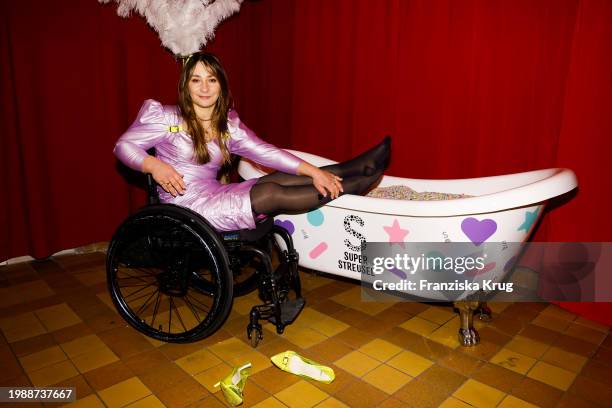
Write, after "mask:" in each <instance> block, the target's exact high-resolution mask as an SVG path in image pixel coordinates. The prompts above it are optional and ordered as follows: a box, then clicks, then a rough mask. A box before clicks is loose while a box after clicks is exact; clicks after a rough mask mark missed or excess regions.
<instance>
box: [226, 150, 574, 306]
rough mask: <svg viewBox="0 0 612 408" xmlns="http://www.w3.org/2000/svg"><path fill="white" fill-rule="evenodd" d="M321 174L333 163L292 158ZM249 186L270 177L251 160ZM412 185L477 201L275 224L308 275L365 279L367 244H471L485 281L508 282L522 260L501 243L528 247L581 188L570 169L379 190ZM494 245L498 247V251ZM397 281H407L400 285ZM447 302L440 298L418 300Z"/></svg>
mask: <svg viewBox="0 0 612 408" xmlns="http://www.w3.org/2000/svg"><path fill="white" fill-rule="evenodd" d="M289 151H290V152H291V153H293V154H295V155H297V156H299V157H301V158H303V159H305V160H307V161H309V162H310V163H312V164H314V165H316V166H324V165H327V164H333V163H335V162H334V161H331V160H328V159H325V158H323V157H319V156H315V155H312V154H308V153H303V152H299V151H293V150H289ZM238 172H239V174H240V175H241V176H242V177H243V178H244V179H251V178H254V177H260V176H262V175H264V174H265V172H264V171H263V170H261V169H260V168H258V167H256V166H255V165H253V164H252V162H249V161H247V160H242V161H241V162H240V165H239V168H238ZM390 185H405V186H409V187H410V188H412V189H414V190H416V191H435V192H445V193H456V194H459V193H463V194H466V195H470V196H473V197H470V198H461V199H453V200H445V201H406V200H391V199H379V198H371V197H365V196H356V195H344V196H341V197H340V198H338V199H336V200H334V201H332V202H330V203H329V204H327V205H325V206H323V207H321V208H320V209H318V210H315V211H313V212H310V213H308V214H298V215H279V216H278V217H276V219H275V222H276V223H280V224H281V225H283V226H284V227H286V228H287V229H288V230H289V232H290V233H291V235H292V237H293V240H294V243H295V248H296V250H297V251H298V253H299V254H300V261H299V264H300V265H301V266H303V267H306V268H310V269H314V270H318V271H322V272H327V273H330V274H333V275H340V276H344V277H348V278H352V279H356V280H360V279H361V273H360V267H359V265H360V261H359V255H360V245H361V241H368V242H398V241H404V242H472V244H473V246H474V250H475V251H479V253H483V252H484V253H486V252H487V244H488V243H491V244H490V245H489V252H490V251H494V252H495V253H489V254H488V260H489V261H488V263H487V265H486V267H485V270H484V271H483V272H482V274H479V278H481V279H483V280H484V279H492V280H493V281H501V280H503V278H504V276H505V274H506V273H507V271H508V270H509V269H508V265H509V263H510V261H511V260H512V258H513V257H514V256H516V255H517V253H516V251H515V250H514V249H517V248H519V246H516V245H515V246H510V250H504V249H507V248H504V247H503V245H500V244H499V243H500V242H501V243H517V242H523V241H526V240H527V238H528V237H529V235H530V233H531V231H532V230H533V227H534V226H535V224H536V223H537V221H538V219H539V218H540V217H541V216H542V213H543V210H544V207H545V205H546V203H547V200H549V199H550V198H553V197H555V196H559V195H562V194H564V193H567V192H569V191H571V190H572V189H574V188H575V187H576V186H577V180H576V175H575V174H574V173H573V172H572V171H571V170H569V169H563V168H551V169H545V170H536V171H529V172H524V173H516V174H508V175H502V176H493V177H481V178H472V179H449V180H423V179H409V178H399V177H393V176H384V177H383V179H382V181H381V183H380V184H379V187H384V186H390ZM492 243H495V245H493V244H492ZM397 279H398V280H399V279H400V277H398V278H397ZM414 294H415V295H418V296H420V297H424V298H426V299H431V300H445V298H444V297H443V296H441V295H440V293H439V292H433V291H432V292H423V291H418V293H414Z"/></svg>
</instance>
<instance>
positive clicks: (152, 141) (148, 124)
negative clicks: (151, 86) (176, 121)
mask: <svg viewBox="0 0 612 408" xmlns="http://www.w3.org/2000/svg"><path fill="white" fill-rule="evenodd" d="M167 134H168V124H167V123H166V119H165V116H164V109H163V107H162V105H161V103H159V102H157V101H155V100H153V99H147V100H146V101H145V102H144V103H143V104H142V107H141V108H140V112H138V116H137V117H136V120H135V121H134V123H132V125H131V126H130V127H129V128H128V130H126V131H125V133H124V134H123V135H121V137H120V138H119V140H118V141H117V143H116V144H115V149H114V150H113V153H114V154H115V156H117V158H118V159H119V160H120V161H121V162H122V163H123V164H125V165H126V166H128V167H129V168H131V169H134V170H137V171H142V162H143V160H144V159H145V157H147V155H148V154H147V149H150V148H151V147H154V146H155V145H157V144H159V143H160V142H162V141H163V139H164V138H165V137H166V135H167Z"/></svg>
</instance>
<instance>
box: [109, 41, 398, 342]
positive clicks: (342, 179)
mask: <svg viewBox="0 0 612 408" xmlns="http://www.w3.org/2000/svg"><path fill="white" fill-rule="evenodd" d="M178 88H179V95H178V106H163V105H161V104H160V103H159V102H157V101H154V100H147V101H145V102H144V104H143V105H142V107H141V109H140V112H139V113H138V116H137V118H136V120H135V121H134V123H133V124H132V125H131V126H130V127H129V128H128V130H127V131H126V132H125V133H124V134H123V135H122V136H121V137H120V138H119V140H118V141H117V143H116V145H115V149H114V153H115V155H116V156H117V158H118V159H119V160H120V161H121V162H123V163H124V164H125V165H127V166H128V167H130V168H132V169H134V170H137V171H142V172H144V173H150V174H151V175H152V177H153V179H154V180H155V182H157V184H158V186H159V187H158V188H157V193H158V194H159V200H160V201H161V202H162V203H165V204H174V205H176V206H178V207H182V208H187V209H189V210H191V211H193V212H195V213H197V214H199V215H200V216H202V217H203V218H204V219H205V221H201V220H200V221H197V220H196V221H197V222H198V223H199V224H200V226H199V227H197V228H200V229H202V228H204V229H206V228H208V229H210V226H212V227H213V230H212V231H209V232H210V234H209V235H213V236H214V235H218V236H219V234H221V235H220V236H221V244H219V242H217V243H216V244H214V245H210V248H211V249H209V252H210V251H214V250H218V249H219V248H217V249H215V247H219V246H220V245H221V246H223V247H224V249H225V250H226V251H227V250H228V245H227V243H226V242H224V240H227V238H226V237H227V236H228V235H227V234H226V235H223V234H224V233H226V232H228V231H236V230H250V229H255V228H256V227H257V224H258V221H259V220H260V219H262V218H268V219H269V218H271V217H272V216H274V215H277V214H282V213H288V212H291V213H296V212H307V211H311V210H313V209H316V208H317V207H319V206H322V205H324V204H326V203H327V202H329V201H331V200H333V199H335V198H337V197H338V196H339V195H341V194H363V193H364V192H366V191H368V190H369V189H370V188H371V187H372V186H373V185H374V184H375V183H376V181H377V180H378V179H379V178H380V177H381V176H382V173H383V171H384V169H385V168H386V166H387V164H388V161H389V157H390V138H389V137H385V139H383V141H381V142H380V143H379V144H378V145H376V146H374V147H373V148H371V149H370V150H368V151H366V152H364V153H362V154H361V155H359V156H357V157H355V158H353V159H351V160H348V161H345V162H341V163H338V164H334V165H329V166H325V167H322V168H318V167H315V166H313V165H311V164H310V163H308V162H306V161H304V160H302V159H299V158H298V157H296V156H294V155H292V154H290V153H289V152H286V151H284V150H282V149H279V148H277V147H275V146H273V145H271V144H269V143H266V142H264V141H262V140H261V139H259V138H258V137H257V136H256V135H255V134H254V133H253V132H252V131H251V130H250V129H249V128H248V127H247V126H246V125H245V124H244V123H243V122H242V121H241V120H240V118H239V117H238V114H237V113H236V111H234V110H232V109H231V106H232V103H231V97H230V91H229V87H228V80H227V77H226V74H225V71H224V69H223V67H222V65H221V63H220V61H219V60H218V59H217V57H215V56H214V55H213V54H210V53H196V54H193V55H192V56H190V57H189V59H188V61H187V62H186V63H185V64H184V66H183V70H182V72H181V76H180V80H179V87H178ZM151 148H155V152H156V154H155V156H152V155H149V154H148V153H147V150H149V149H151ZM230 154H236V155H239V156H243V157H246V158H248V159H251V160H253V161H255V162H257V163H259V164H261V165H263V166H266V167H269V168H272V169H275V170H277V171H275V172H273V173H270V174H268V175H266V176H263V177H261V178H259V179H252V180H247V181H243V182H240V183H231V184H222V183H221V182H220V181H219V180H218V179H217V176H218V172H219V170H220V169H221V168H223V166H225V165H228V164H229V162H230ZM166 207H167V208H166V209H168V208H170V207H174V206H166ZM151 211H153V210H151V209H149V212H151ZM172 211H174V213H173V214H174V216H175V218H178V219H180V220H181V222H183V223H189V222H190V220H191V221H193V220H192V218H193V217H191V218H190V214H187V213H186V212H185V211H182V212H181V210H179V209H173V210H172ZM147 214H149V213H147ZM147 214H141V218H143V217H145V218H146V217H147V216H148V215H147ZM149 215H150V214H149ZM266 216H268V217H266ZM136 218H138V216H136ZM162 218H163V217H162ZM138 219H139V220H140V218H138ZM159 222H162V221H159ZM163 222H165V223H166V224H167V223H168V221H167V220H166V221H163ZM126 223H127V224H129V225H131V226H126V225H125V224H126ZM126 223H124V225H122V227H120V229H119V231H118V232H117V234H116V235H115V238H114V239H113V242H111V247H110V248H109V258H108V271H109V287H110V289H111V295H112V297H113V300H114V301H115V304H116V306H117V307H118V309H119V311H120V312H121V313H122V315H123V317H124V318H126V319H127V320H128V322H130V323H131V324H132V325H133V326H135V327H136V328H137V329H139V330H141V331H143V332H145V333H146V334H148V335H150V336H152V337H155V338H158V339H162V340H165V341H192V340H196V339H198V338H202V337H206V336H207V335H210V334H212V332H214V331H215V330H216V329H217V328H218V326H219V325H220V324H221V323H222V321H223V319H225V317H226V316H227V313H228V310H229V307H230V306H231V287H232V282H231V279H230V282H229V283H227V282H221V281H223V280H226V279H225V277H224V276H225V275H224V273H225V272H223V271H221V272H217V275H218V276H213V275H215V273H213V274H212V275H211V277H210V278H207V279H208V280H207V279H204V278H198V279H196V280H194V278H193V276H195V275H197V274H198V273H200V272H197V273H196V272H193V273H188V275H189V276H191V278H184V276H183V278H180V277H178V276H179V275H181V273H179V272H177V271H178V270H179V269H181V268H182V269H184V270H186V269H189V270H192V269H194V268H195V269H197V267H199V266H201V261H202V256H197V255H193V254H192V255H190V256H188V257H187V258H190V257H191V258H194V259H186V255H185V252H180V253H181V255H177V252H176V251H174V252H172V251H170V250H169V249H168V248H166V250H165V252H164V249H163V248H164V245H165V246H166V247H172V245H174V244H172V245H171V244H169V243H168V241H171V243H176V239H175V238H176V237H181V240H182V241H183V245H181V247H185V245H186V246H187V247H189V246H191V247H192V249H193V248H196V247H198V245H200V244H201V243H198V241H202V239H200V240H198V239H197V238H193V237H192V238H187V237H186V235H185V234H186V233H185V232H183V233H178V234H177V233H175V238H167V236H168V234H166V236H165V237H159V236H158V237H155V236H152V235H155V234H156V233H161V232H160V231H162V230H164V228H166V229H170V230H172V228H179V229H180V227H171V226H169V225H165V227H164V228H161V227H160V226H159V225H158V226H157V227H156V231H157V232H155V231H153V230H154V228H148V229H146V231H145V230H144V229H143V227H142V226H141V224H142V223H141V222H140V221H138V222H137V221H136V219H135V218H134V216H132V217H131V218H130V219H128V221H126ZM208 224H209V225H208ZM122 228H123V230H122ZM126 228H127V230H126ZM197 228H196V229H197ZM192 230H193V228H192ZM277 230H278V228H277ZM276 232H278V231H276ZM215 233H216V234H215ZM190 234H191V235H194V234H195V235H197V233H193V232H191V233H190ZM280 234H281V235H283V236H285V235H287V237H283V239H284V240H285V241H287V238H288V240H289V241H290V239H291V237H290V236H288V234H286V233H284V234H283V232H280ZM170 235H171V234H170ZM187 235H189V234H187ZM127 236H129V237H130V238H129V239H127V238H126V237H127ZM158 238H159V239H158ZM258 238H259V237H258ZM206 239H209V238H206ZM206 239H204V241H206ZM190 240H191V241H193V242H192V243H193V245H188V244H185V243H186V242H189V241H190ZM213 240H214V238H213ZM130 242H132V243H130ZM133 242H140V244H138V245H136V246H134V245H135V244H133ZM113 244H115V245H113ZM147 245H148V247H146V248H145V246H147ZM153 246H155V248H153ZM174 246H176V245H174ZM289 246H291V248H289ZM128 247H129V248H131V249H128ZM242 247H244V245H242ZM251 247H252V246H249V248H251ZM121 248H123V249H121ZM137 248H139V249H137ZM138 250H140V251H144V252H146V251H149V252H150V253H151V255H150V256H149V258H154V257H157V259H156V260H152V259H141V258H142V256H140V255H138V256H137V255H134V254H135V251H138ZM240 250H244V248H240ZM254 250H256V251H257V250H258V249H257V248H254ZM287 250H288V251H289V252H291V251H292V250H293V248H292V243H291V242H289V245H287ZM113 251H114V252H113ZM192 252H193V251H192ZM195 252H196V253H198V252H201V251H198V250H195ZM204 252H206V251H204ZM229 252H230V254H229V258H228V255H227V254H222V255H221V256H220V258H222V259H221V261H219V262H221V264H223V263H224V262H225V263H227V264H230V265H220V266H217V267H216V268H218V269H220V270H221V269H226V270H227V269H234V270H235V269H236V268H234V265H231V264H232V262H234V263H236V262H237V263H240V262H239V261H236V260H235V259H233V258H232V254H231V253H232V251H231V250H230V251H229ZM259 252H265V251H259ZM285 252H287V251H285ZM162 253H163V254H164V256H163V257H164V259H160V256H161V255H160V254H162ZM128 254H130V255H128ZM223 255H225V256H223ZM292 256H294V255H292V254H289V255H288V256H287V259H286V261H287V263H291V262H293V263H295V262H294V261H292V260H291V259H290V258H291V257H292ZM204 257H206V256H204ZM264 257H265V255H264ZM294 257H296V256H294ZM128 258H129V261H128ZM145 258H146V257H145ZM167 258H172V260H171V261H169V260H168V259H167ZM196 258H200V259H199V260H198V259H196ZM208 258H210V259H209V261H211V260H213V261H214V262H212V263H213V264H215V263H219V262H217V260H214V259H213V258H215V255H214V254H209V255H208ZM217 258H219V256H217ZM234 258H235V257H234ZM135 259H138V261H136V260H135ZM155 262H161V263H165V264H164V267H163V268H162V269H164V268H165V269H164V270H165V271H166V272H164V273H165V275H164V273H155V274H152V273H150V272H151V271H150V270H149V269H147V273H142V274H141V275H138V274H137V273H136V272H134V271H133V270H132V269H134V268H133V267H134V266H135V265H136V264H137V265H136V266H137V268H136V269H137V270H142V269H143V265H144V267H146V268H150V267H151V265H152V263H155ZM172 262H174V264H172V265H171V266H168V264H169V263H172ZM209 263H210V262H209ZM263 263H264V264H266V265H267V264H268V263H269V262H268V261H264V262H263ZM187 264H189V265H187ZM196 264H197V265H196ZM194 265H196V266H194ZM240 266H243V265H240ZM120 267H123V268H125V269H126V270H129V272H126V276H123V277H119V272H118V271H119V269H120ZM139 268H140V269H139ZM157 269H159V268H157ZM213 269H214V268H213ZM290 269H296V266H295V265H292V267H291V268H290ZM168 271H174V272H172V273H170V272H168ZM219 273H220V274H221V275H219ZM230 273H231V271H230ZM153 275H154V279H153V278H152V277H151V276H153ZM171 275H172V276H171ZM182 275H185V273H182ZM292 275H294V276H293V279H294V280H296V279H297V280H298V282H297V284H298V285H299V277H297V272H293V273H292ZM133 277H138V279H140V281H136V282H135V283H136V284H135V285H128V286H127V287H135V288H139V286H138V283H141V285H142V286H143V287H142V288H139V289H138V290H140V292H138V290H137V292H138V293H136V294H135V295H132V292H128V293H124V292H125V291H122V290H121V283H125V280H130V279H133ZM149 278H150V282H149V280H148V279H149ZM121 279H124V281H121ZM258 281H259V288H260V295H262V297H264V298H265V297H266V296H267V295H266V293H262V287H263V286H265V282H264V283H262V278H261V277H259V280H258ZM194 282H195V283H194ZM268 283H269V284H271V285H272V286H273V287H278V285H276V286H275V285H274V284H273V283H272V282H268ZM145 284H148V286H147V285H145ZM214 285H216V286H214ZM219 285H221V286H225V288H221V289H219V288H218V286H219ZM194 286H195V290H196V292H198V293H200V294H201V293H207V292H218V291H225V292H226V291H227V287H228V286H229V287H230V294H229V298H230V299H229V300H227V299H224V300H223V301H221V302H220V303H222V304H221V306H219V305H217V304H216V303H215V301H213V302H212V303H211V304H210V305H209V307H208V309H207V308H206V307H204V306H203V303H202V302H201V299H199V300H196V299H194V298H192V299H189V294H188V290H189V288H190V287H191V288H192V289H194ZM213 286H214V288H213ZM124 287H125V285H124ZM149 287H153V288H154V289H155V288H156V289H157V292H158V294H157V295H155V293H154V292H153V293H152V294H150V295H149V296H148V297H147V296H146V294H148V293H149V290H147V289H146V288H149ZM275 290H276V289H275ZM266 291H267V289H265V290H263V292H266ZM160 293H161V295H165V296H167V297H168V298H169V299H170V302H169V306H168V307H167V308H166V309H167V310H164V313H170V316H165V317H166V318H167V317H169V318H170V320H171V318H172V313H173V302H176V301H177V299H179V298H180V299H181V300H182V302H183V303H184V304H183V305H182V307H184V311H189V312H190V315H191V314H193V315H194V316H195V318H196V322H194V323H193V326H194V327H192V328H188V327H187V325H186V324H185V322H184V321H183V320H185V318H184V317H183V316H181V315H180V313H179V310H180V307H178V306H176V305H174V307H175V309H176V310H175V312H174V313H175V315H176V316H175V321H174V324H175V326H178V330H175V331H173V327H172V322H168V323H167V327H165V325H166V323H164V324H159V325H158V322H159V320H158V321H157V322H156V321H155V320H156V317H155V316H154V315H155V314H158V316H157V318H158V319H159V318H160V317H161V314H160V312H159V310H161V309H159V305H157V304H154V303H155V302H157V303H159V302H162V303H163V301H162V300H159V296H161V295H160ZM209 294H210V293H209ZM268 295H269V293H268ZM132 296H138V298H137V299H140V300H141V301H142V302H143V303H142V304H140V303H138V304H137V306H138V308H136V307H134V305H130V301H131V300H130V299H126V297H131V299H132V300H133V299H136V297H132ZM155 296H157V298H156V297H155ZM218 297H227V296H218ZM268 297H270V296H268ZM278 297H279V294H278V293H272V296H271V300H272V301H273V302H276V303H278V302H277V301H278V300H279V299H277V298H278ZM298 297H299V298H301V296H298ZM145 300H146V302H149V303H150V304H147V303H145ZM264 300H265V299H264ZM281 300H282V299H281ZM217 303H219V302H217ZM228 304H229V306H228ZM215 305H216V306H218V307H219V308H220V310H219V311H218V313H216V314H217V315H216V316H213V317H214V318H212V320H213V321H208V322H206V320H207V319H208V318H210V317H211V316H210V315H211V314H213V313H212V311H211V310H212V309H214V308H215V307H216V306H215ZM302 307H303V301H302V302H301V306H300V307H299V309H300V310H301V308H302ZM135 309H137V310H135ZM151 309H153V310H154V311H155V313H154V315H153V317H152V320H151V322H150V323H149V322H148V320H147V318H151V313H150V312H151ZM158 309H159V310H158ZM223 309H225V310H223ZM255 309H256V308H254V311H252V313H251V325H250V326H249V327H250V328H249V337H251V331H252V330H255V329H257V331H258V333H259V336H257V338H261V337H260V334H261V329H260V326H259V325H258V323H257V319H259V318H268V320H273V321H275V323H276V324H277V329H278V327H279V325H281V326H283V327H284V324H285V323H286V324H288V323H290V322H289V320H291V321H292V319H294V318H295V316H292V318H291V319H290V318H289V317H287V316H284V317H283V316H281V314H282V313H284V312H283V311H282V310H280V309H281V308H280V307H276V309H275V310H271V311H269V312H270V313H271V314H272V317H271V318H270V316H268V314H267V313H268V312H266V310H267V309H266V310H264V309H260V310H258V311H255ZM147 310H149V312H146V311H147ZM256 312H257V313H256ZM254 313H255V314H256V315H257V316H253V314H254ZM287 313H289V312H287ZM297 313H299V310H298V311H297ZM297 313H295V314H297ZM289 314H291V315H293V314H294V313H289ZM205 316H207V317H206V319H205V318H204V317H205ZM262 316H263V317H262ZM274 316H276V317H274ZM288 319H289V320H288ZM283 322H284V323H283ZM204 323H206V324H204ZM181 326H182V328H181ZM196 329H197V330H196ZM279 331H280V332H282V327H281V328H280V330H279ZM175 334H177V335H175Z"/></svg>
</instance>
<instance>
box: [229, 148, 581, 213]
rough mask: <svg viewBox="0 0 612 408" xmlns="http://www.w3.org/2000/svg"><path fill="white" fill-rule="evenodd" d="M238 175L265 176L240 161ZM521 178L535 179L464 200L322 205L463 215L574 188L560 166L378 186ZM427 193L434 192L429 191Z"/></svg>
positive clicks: (355, 200)
mask: <svg viewBox="0 0 612 408" xmlns="http://www.w3.org/2000/svg"><path fill="white" fill-rule="evenodd" d="M287 151H288V152H290V153H293V154H295V155H296V156H298V157H301V158H303V159H305V160H307V161H309V162H310V163H312V164H314V165H317V166H323V165H327V164H334V163H336V162H334V161H333V160H329V159H326V158H324V157H321V156H316V155H313V154H310V153H305V152H300V151H297V150H290V149H287ZM238 172H239V174H240V175H241V176H242V177H243V178H245V179H247V178H254V177H260V176H263V175H265V174H266V173H265V172H263V171H262V170H261V169H259V168H257V167H256V166H255V165H253V164H252V163H251V162H250V161H248V160H246V159H241V160H240V163H239V166H238ZM245 176H247V177H245ZM540 176H541V177H540ZM521 177H522V178H528V177H531V178H536V180H535V181H533V182H530V183H526V184H523V185H519V186H518V187H513V188H509V189H505V190H500V191H497V192H493V193H489V194H482V195H477V196H474V197H468V198H459V199H451V200H440V201H416V200H414V201H410V200H393V199H385V198H375V197H366V196H359V195H352V194H347V195H343V196H341V197H339V198H337V199H336V200H334V201H332V202H330V203H328V204H326V206H328V207H335V208H339V209H344V210H347V211H361V212H369V213H376V214H384V215H391V216H408V217H452V216H466V215H477V214H486V213H494V212H500V211H507V210H512V209H517V208H521V207H529V206H534V205H541V204H546V202H548V201H549V200H550V199H551V198H554V197H557V196H560V195H563V194H566V193H568V192H570V191H572V190H574V189H575V188H577V187H578V181H577V178H576V175H575V173H574V172H573V171H572V170H570V169H567V168H562V167H557V168H547V169H539V170H531V171H526V172H521V173H510V174H503V175H496V176H487V177H474V178H464V179H411V178H403V177H396V176H387V175H385V176H384V177H383V180H382V181H381V184H382V185H390V184H389V182H393V180H401V183H404V185H408V184H409V183H410V182H413V183H420V184H423V183H426V184H429V185H434V186H435V185H445V184H446V185H448V184H449V183H461V184H462V185H469V184H474V183H479V182H486V183H495V182H496V181H499V182H501V181H503V180H506V181H508V180H511V179H512V178H517V179H518V178H521ZM385 179H386V180H385ZM430 191H435V190H433V189H432V190H430ZM381 209H384V211H381Z"/></svg>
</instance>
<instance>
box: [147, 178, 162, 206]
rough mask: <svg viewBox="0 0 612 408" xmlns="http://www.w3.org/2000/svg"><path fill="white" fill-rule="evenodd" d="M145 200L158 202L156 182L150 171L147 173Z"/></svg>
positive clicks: (152, 202)
mask: <svg viewBox="0 0 612 408" xmlns="http://www.w3.org/2000/svg"><path fill="white" fill-rule="evenodd" d="M147 201H148V202H149V204H159V194H158V193H157V183H156V182H155V180H154V179H153V175H152V174H151V173H147Z"/></svg>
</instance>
